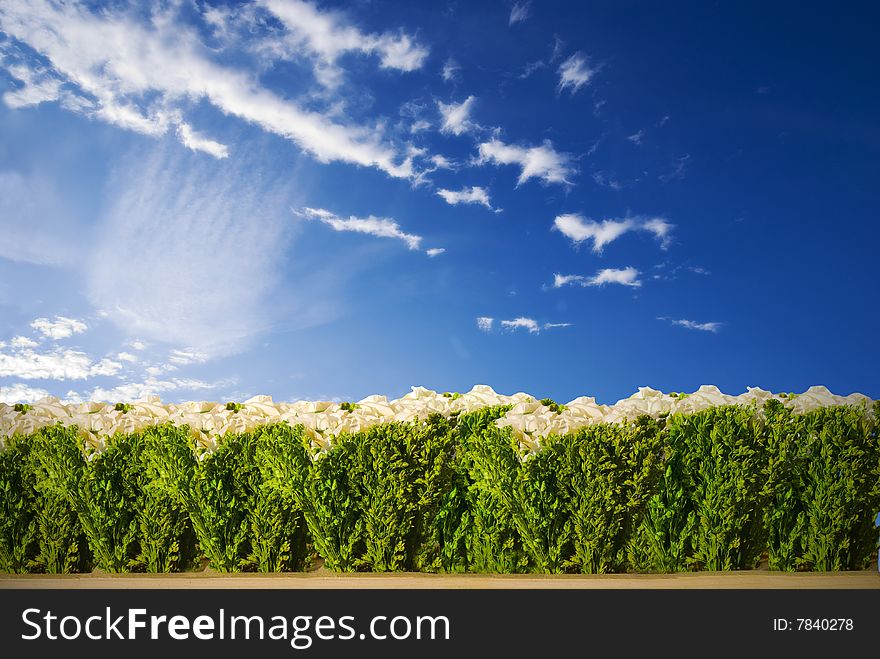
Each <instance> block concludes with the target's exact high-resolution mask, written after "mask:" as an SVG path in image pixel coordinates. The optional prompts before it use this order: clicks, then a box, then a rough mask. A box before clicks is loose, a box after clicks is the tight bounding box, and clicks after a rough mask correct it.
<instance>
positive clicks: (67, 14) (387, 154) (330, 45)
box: [0, 0, 426, 178]
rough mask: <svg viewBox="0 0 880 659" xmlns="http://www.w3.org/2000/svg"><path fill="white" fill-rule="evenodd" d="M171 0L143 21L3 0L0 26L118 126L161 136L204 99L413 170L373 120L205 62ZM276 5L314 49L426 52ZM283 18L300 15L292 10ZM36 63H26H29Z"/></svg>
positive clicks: (304, 143) (310, 141)
mask: <svg viewBox="0 0 880 659" xmlns="http://www.w3.org/2000/svg"><path fill="white" fill-rule="evenodd" d="M268 4H269V5H271V6H272V7H275V6H276V3H274V2H272V3H268ZM178 5H179V3H170V5H169V6H168V8H167V9H165V10H164V11H165V13H162V11H163V10H155V11H154V12H153V14H152V16H151V21H150V23H149V25H145V24H143V23H140V22H138V21H137V20H136V19H135V18H134V13H133V12H126V13H123V12H122V11H114V10H113V9H109V8H107V9H103V10H101V12H100V13H92V12H91V11H89V9H87V8H86V7H84V6H82V5H78V4H73V3H70V4H68V3H64V4H55V3H50V2H47V1H46V0H27V1H25V0H9V1H7V2H4V3H3V4H2V5H0V30H2V31H3V32H5V33H6V34H7V35H8V36H9V37H11V38H12V39H15V40H18V41H20V42H22V43H25V44H27V45H28V46H29V47H30V48H32V49H34V50H35V51H37V52H38V53H39V54H40V55H41V56H43V57H44V58H45V60H47V61H48V63H49V65H51V67H52V71H51V74H52V75H53V76H55V77H57V78H58V79H59V80H60V81H62V82H63V83H64V84H65V85H67V87H69V88H71V89H73V90H75V92H76V99H77V102H75V103H74V102H67V103H65V105H66V107H67V108H68V109H71V110H74V111H77V112H81V113H84V114H86V115H88V116H90V117H93V118H96V119H100V120H102V121H106V122H108V123H111V124H114V125H116V126H119V127H121V128H124V129H126V130H133V131H136V132H139V133H142V134H144V135H149V136H154V137H156V136H161V135H163V134H165V133H166V132H167V130H168V129H169V128H170V127H172V126H179V125H180V122H181V117H182V114H183V113H182V109H184V108H188V107H191V106H192V105H194V104H196V103H198V102H199V101H203V100H204V101H207V102H209V103H210V104H211V105H213V106H214V107H216V108H217V109H218V110H220V111H221V112H223V113H224V114H226V115H230V116H233V117H237V118H239V119H241V120H244V121H246V122H248V123H251V124H254V125H257V126H259V127H260V128H262V129H263V130H265V131H267V132H269V133H272V134H275V135H278V136H281V137H283V138H285V139H288V140H290V141H292V142H294V143H295V144H296V145H297V146H298V147H299V148H300V149H302V150H303V151H305V152H307V153H309V154H311V155H312V156H314V157H315V158H316V159H317V160H318V161H320V162H324V163H327V162H333V161H340V162H346V163H351V164H356V165H362V166H368V167H376V168H378V169H380V170H382V171H384V172H386V173H387V174H388V175H390V176H392V177H397V178H412V177H414V176H415V173H414V172H413V167H412V160H411V159H406V158H404V159H402V160H401V158H400V154H399V153H398V150H397V149H396V148H394V147H393V146H391V145H389V144H386V143H383V137H382V131H381V130H380V129H379V128H378V127H361V126H356V125H345V124H343V123H334V121H333V120H331V119H330V118H329V116H328V114H327V113H325V112H315V111H309V110H304V109H302V108H301V107H299V106H298V105H296V104H295V103H293V102H292V101H290V100H288V99H285V98H282V97H281V96H278V95H276V94H275V93H273V92H271V91H269V90H268V89H266V88H264V87H262V86H261V85H260V84H259V82H258V80H257V79H256V77H255V76H254V75H252V74H249V73H245V72H244V71H242V70H238V69H234V68H231V67H229V66H226V65H221V64H219V63H216V62H215V61H213V60H212V59H211V51H210V50H209V49H207V48H206V47H205V46H204V45H203V44H202V43H201V41H200V39H199V35H198V33H197V32H196V30H195V29H192V28H188V27H186V26H185V25H183V24H182V22H181V21H179V20H175V18H176V17H175V16H174V12H175V11H177V10H178ZM284 7H288V8H291V10H292V11H294V12H296V11H297V10H298V11H299V12H300V19H301V20H302V22H303V26H302V29H303V32H302V34H303V35H304V36H303V39H304V41H303V43H306V44H308V45H309V47H310V48H313V49H316V50H315V52H319V53H323V54H327V53H329V54H338V53H339V52H343V51H345V50H351V49H356V50H360V51H362V52H365V49H366V51H368V52H376V53H378V54H379V55H380V57H381V62H382V65H383V66H386V67H389V68H399V69H401V70H410V69H412V68H415V67H416V66H417V65H420V63H421V61H422V59H424V56H425V55H426V51H425V50H424V49H422V48H421V47H419V46H417V45H415V44H414V43H413V42H412V40H411V39H410V38H409V37H408V36H406V35H404V34H401V35H398V36H389V35H378V36H377V35H363V34H362V33H360V32H359V31H358V30H357V29H355V28H351V27H349V26H344V25H343V24H341V23H340V20H339V19H338V17H337V16H336V15H326V14H321V13H319V12H317V10H315V9H314V7H313V6H312V5H308V4H307V3H303V2H297V3H294V4H284V5H282V4H280V3H277V8H278V9H279V12H282V13H283V11H284ZM285 15H286V14H285ZM327 16H330V17H329V18H327ZM288 18H290V17H288ZM312 19H315V20H316V21H318V22H319V23H320V22H321V21H325V19H326V24H325V26H326V28H327V31H325V32H321V29H322V28H320V27H319V26H318V25H317V24H315V25H311V23H309V22H310V21H311V20H312ZM282 20H285V19H282ZM291 20H292V21H293V23H292V24H293V25H297V24H298V23H297V22H296V21H297V20H299V19H296V18H291ZM305 23H309V25H310V26H311V27H308V26H305ZM290 29H292V28H290ZM328 49H329V50H328ZM37 66H38V65H37V64H35V63H33V62H31V63H30V65H29V66H28V68H29V69H30V70H35V67H37ZM23 84H24V83H23ZM46 93H48V92H46V91H45V90H44V93H43V96H45V95H46ZM71 93H73V92H71ZM46 100H48V99H46ZM59 100H61V101H62V102H64V99H63V98H60V97H59ZM187 135H189V137H190V146H191V147H193V146H194V145H196V144H198V145H199V146H201V147H202V150H209V152H210V151H213V152H214V155H217V154H221V153H222V149H221V147H222V145H219V144H217V143H214V142H211V141H209V140H205V139H204V138H199V137H198V135H197V134H196V133H193V132H192V130H191V129H190V131H189V132H188V131H187V130H181V131H179V135H178V137H179V138H180V139H182V140H186V139H187ZM193 136H195V137H196V141H195V142H193V141H192V138H193Z"/></svg>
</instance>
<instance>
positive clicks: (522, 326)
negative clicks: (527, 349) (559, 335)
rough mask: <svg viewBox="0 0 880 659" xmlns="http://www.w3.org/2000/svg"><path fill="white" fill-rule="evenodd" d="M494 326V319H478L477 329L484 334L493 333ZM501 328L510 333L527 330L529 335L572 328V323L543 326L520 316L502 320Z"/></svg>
mask: <svg viewBox="0 0 880 659" xmlns="http://www.w3.org/2000/svg"><path fill="white" fill-rule="evenodd" d="M494 325H495V319H494V318H491V317H489V316H480V317H478V318H477V329H479V330H480V331H482V332H486V333H489V332H491V331H492V329H493V327H494ZM499 326H500V327H501V329H502V330H507V331H509V332H516V331H518V330H525V331H526V332H528V333H529V334H540V333H541V330H549V329H559V328H563V327H571V326H572V323H544V324H543V325H541V324H540V323H539V322H538V321H537V320H535V319H534V318H529V317H528V316H519V317H517V318H511V319H510V320H502V321H501V322H500V323H499Z"/></svg>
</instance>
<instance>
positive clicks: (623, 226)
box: [553, 213, 674, 254]
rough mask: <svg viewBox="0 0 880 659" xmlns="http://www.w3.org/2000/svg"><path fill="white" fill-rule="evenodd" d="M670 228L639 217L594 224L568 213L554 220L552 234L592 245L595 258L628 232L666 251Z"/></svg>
mask: <svg viewBox="0 0 880 659" xmlns="http://www.w3.org/2000/svg"><path fill="white" fill-rule="evenodd" d="M673 228H674V225H672V224H670V223H669V222H667V221H666V220H665V219H664V218H662V217H646V216H642V215H638V216H633V217H626V218H622V219H614V220H602V221H601V222H596V221H594V220H591V219H588V218H585V217H584V216H583V215H580V214H578V213H567V214H563V215H558V216H557V217H556V218H555V219H554V220H553V229H554V230H557V231H559V232H561V233H562V234H563V235H564V236H566V237H567V238H569V239H570V240H571V241H572V242H573V243H575V244H576V245H577V244H580V243H582V242H585V241H592V243H593V251H594V252H595V253H597V254H601V253H602V251H603V250H604V248H605V246H606V245H608V244H609V243H611V242H613V241H615V240H617V239H618V238H619V237H620V236H622V235H623V234H625V233H628V232H630V231H647V232H648V233H651V234H653V235H654V237H655V238H656V239H657V240H658V241H660V247H661V248H662V249H666V247H668V246H669V242H670V241H671V238H672V237H671V232H672V229H673Z"/></svg>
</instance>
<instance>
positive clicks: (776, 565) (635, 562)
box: [0, 400, 880, 573]
mask: <svg viewBox="0 0 880 659" xmlns="http://www.w3.org/2000/svg"><path fill="white" fill-rule="evenodd" d="M551 402H552V401H551ZM508 409H509V408H507V407H493V408H485V409H482V410H478V411H476V412H472V413H468V414H453V415H452V416H451V417H449V418H448V419H444V418H442V417H441V416H440V415H433V416H432V417H430V418H429V419H427V420H425V421H419V422H414V423H389V424H383V425H379V426H375V427H373V428H370V429H368V430H365V431H362V432H356V433H351V434H345V433H343V434H341V435H340V436H338V437H336V438H334V439H333V441H332V445H331V448H330V450H327V451H317V450H316V449H315V448H314V447H313V446H312V444H311V443H310V442H309V439H308V437H307V436H306V434H305V432H304V429H303V427H302V426H296V427H291V426H290V425H289V424H287V423H282V424H276V425H269V426H262V427H258V428H256V429H255V430H253V431H252V432H249V433H244V434H238V435H233V434H229V435H227V436H226V437H224V438H223V439H222V441H221V442H220V444H219V447H218V448H217V449H216V450H215V451H214V452H212V453H206V452H203V451H201V449H200V448H199V447H198V446H197V443H196V442H195V440H194V439H193V438H192V437H191V436H190V432H189V429H188V428H186V427H183V428H178V427H175V426H173V425H172V424H164V425H160V426H152V427H149V428H146V429H144V430H143V431H140V432H138V433H134V434H132V435H121V434H118V435H116V436H115V437H112V438H109V439H108V440H107V445H106V449H105V450H104V451H103V452H102V453H100V454H98V453H94V452H91V451H90V450H88V449H87V447H86V446H85V445H84V444H83V442H82V440H81V439H80V438H79V436H78V431H77V429H76V428H64V427H62V426H60V425H57V426H53V427H47V428H43V429H41V430H39V431H38V432H36V433H34V434H32V435H29V436H26V437H25V436H15V437H12V438H9V440H8V441H7V442H6V444H5V450H3V451H2V452H0V494H2V499H0V570H2V571H4V572H24V571H39V572H51V573H64V572H74V571H87V570H90V569H91V568H92V565H95V566H97V567H98V568H100V569H102V570H105V571H109V572H121V571H134V570H146V571H150V572H171V571H175V570H184V569H187V568H189V567H190V566H191V565H192V564H193V563H194V562H195V561H196V559H197V557H198V556H199V555H202V556H204V557H206V558H207V559H208V561H209V564H210V566H211V567H212V568H213V569H216V570H218V571H221V572H231V571H238V570H257V571H261V572H278V571H296V570H302V569H306V568H308V567H309V565H310V564H311V563H312V559H313V557H315V556H317V557H320V558H322V559H323V560H324V561H325V565H326V567H327V568H328V569H331V570H338V571H355V570H373V571H377V572H388V571H401V570H411V571H422V572H438V571H446V572H467V571H470V572H485V573H513V572H529V571H532V572H538V573H552V572H575V571H579V572H599V573H601V572H624V571H638V572H650V571H654V572H673V571H680V570H692V569H708V570H732V569H746V568H751V567H754V566H755V565H756V564H757V563H758V562H759V560H760V559H761V558H762V557H763V556H764V555H765V554H766V556H767V560H768V562H769V565H770V568H771V569H778V570H847V569H864V568H865V567H866V566H867V565H868V564H869V562H870V560H871V556H872V554H873V552H874V551H875V550H876V547H877V541H876V531H875V529H874V526H873V520H874V516H875V514H876V511H877V509H878V508H880V439H878V418H880V403H875V404H874V409H873V412H872V413H868V411H867V410H865V409H864V408H862V407H856V406H853V407H827V408H822V409H819V410H815V411H813V412H810V413H808V414H804V415H799V414H794V413H793V412H792V411H791V410H790V409H787V408H786V407H785V406H784V405H783V404H782V403H781V402H779V401H776V400H772V401H769V402H767V403H766V404H765V405H764V406H763V408H760V409H757V408H754V407H748V406H726V407H716V408H711V409H708V410H705V411H702V412H700V413H697V414H688V415H685V414H678V415H673V416H671V417H661V418H660V419H659V420H653V419H651V418H650V417H647V416H643V417H640V418H639V419H637V420H636V421H634V422H628V423H621V424H599V425H595V426H589V427H586V428H582V429H580V430H579V431H577V432H574V433H571V434H568V435H565V436H561V437H560V436H551V437H548V438H546V439H544V440H543V442H542V447H541V450H540V451H538V452H537V453H535V454H529V453H526V452H523V451H522V450H521V448H520V445H519V442H517V441H516V439H515V438H514V436H513V435H512V432H511V430H510V429H509V428H504V429H499V428H497V427H496V426H495V421H496V420H497V419H498V418H500V417H501V416H502V415H503V414H504V413H505V412H506V411H507V410H508ZM122 412H123V413H125V412H126V410H122ZM22 413H24V412H22Z"/></svg>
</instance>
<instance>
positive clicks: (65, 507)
mask: <svg viewBox="0 0 880 659" xmlns="http://www.w3.org/2000/svg"><path fill="white" fill-rule="evenodd" d="M76 433H77V430H76V428H64V427H62V426H60V425H58V426H49V427H45V428H41V429H40V430H39V431H37V432H36V433H34V434H33V435H31V436H29V437H27V438H25V439H23V441H24V442H26V443H27V444H28V445H29V447H28V450H27V452H26V456H27V457H26V459H25V463H24V464H25V466H24V473H25V474H27V476H26V478H27V479H28V481H29V482H30V483H31V484H32V486H33V488H34V489H33V491H34V492H35V499H34V506H35V520H36V524H37V553H36V556H35V557H34V559H33V563H32V568H33V570H34V571H36V572H47V573H50V574H68V573H71V572H87V571H89V570H91V556H90V553H89V548H88V542H87V540H86V536H85V533H84V529H83V526H82V523H81V520H80V519H79V515H78V514H77V510H76V508H75V507H74V505H73V503H72V502H71V500H70V497H69V496H68V493H69V483H68V480H69V478H70V476H69V475H68V474H67V472H66V467H64V466H63V463H64V461H61V460H58V459H56V458H57V456H65V457H66V463H67V464H69V465H71V464H72V465H76V461H75V460H73V459H72V456H71V455H70V447H71V446H73V447H74V450H77V451H78V448H76V447H77V444H76V442H77V440H76Z"/></svg>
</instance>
